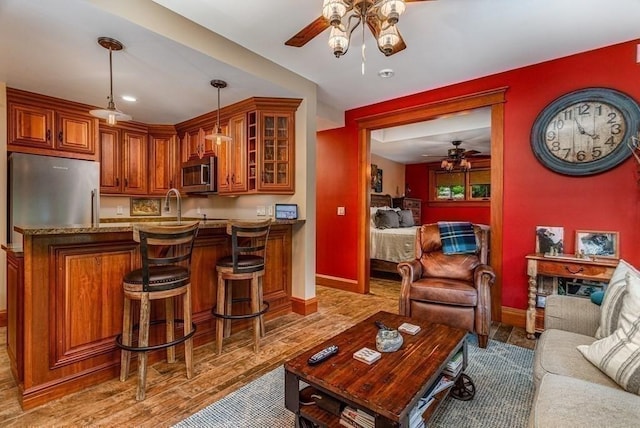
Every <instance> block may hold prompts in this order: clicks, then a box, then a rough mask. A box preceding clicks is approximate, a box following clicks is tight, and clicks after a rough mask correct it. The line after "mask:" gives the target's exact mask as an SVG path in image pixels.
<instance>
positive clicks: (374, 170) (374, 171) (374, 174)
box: [371, 163, 378, 190]
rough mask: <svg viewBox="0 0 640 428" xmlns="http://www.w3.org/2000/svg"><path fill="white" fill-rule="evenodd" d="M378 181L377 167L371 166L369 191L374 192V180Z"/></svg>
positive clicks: (373, 164)
mask: <svg viewBox="0 0 640 428" xmlns="http://www.w3.org/2000/svg"><path fill="white" fill-rule="evenodd" d="M377 179H378V165H376V164H375V163H372V164H371V190H376V180H377Z"/></svg>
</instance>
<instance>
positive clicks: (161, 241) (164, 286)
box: [116, 222, 198, 400]
mask: <svg viewBox="0 0 640 428" xmlns="http://www.w3.org/2000/svg"><path fill="white" fill-rule="evenodd" d="M197 233H198V222H196V223H188V224H184V225H178V226H170V227H166V226H157V225H139V226H135V227H134V240H135V241H137V242H140V255H141V258H142V268H139V269H135V270H133V271H131V272H129V273H127V274H126V275H125V276H124V278H123V290H124V311H123V312H124V314H123V321H122V325H123V327H122V330H123V331H122V334H120V335H118V336H117V337H116V345H117V346H118V347H120V348H121V349H122V351H121V357H120V380H121V381H125V380H126V379H127V376H128V374H129V366H130V359H131V352H137V353H138V388H137V392H136V400H144V397H145V386H146V379H147V353H148V352H149V351H154V350H157V349H166V350H167V362H169V363H174V362H175V361H176V357H175V346H176V345H178V344H180V343H184V353H185V365H186V369H187V378H188V379H190V378H191V377H192V376H193V356H192V355H193V339H192V337H193V335H194V334H195V332H196V325H195V323H193V322H192V319H191V271H190V263H191V253H192V251H193V242H194V240H195V237H196V235H197ZM176 296H181V297H182V313H183V319H178V318H176V317H175V308H174V297H176ZM160 299H164V301H165V305H164V309H165V319H163V320H154V321H151V319H150V316H151V301H153V300H160ZM134 300H135V301H139V302H140V322H139V324H138V325H137V326H134V325H133V323H132V320H131V318H132V304H131V302H132V301H134ZM159 323H164V324H166V328H165V335H166V337H165V341H164V342H162V343H159V344H153V345H149V326H150V325H151V324H159ZM176 323H182V324H183V335H182V336H181V337H179V338H177V339H176V338H175V324H176ZM134 328H137V329H138V344H137V345H135V346H134V345H133V344H132V338H133V329H134Z"/></svg>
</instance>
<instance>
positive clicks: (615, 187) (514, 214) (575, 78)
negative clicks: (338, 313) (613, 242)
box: [317, 40, 640, 309]
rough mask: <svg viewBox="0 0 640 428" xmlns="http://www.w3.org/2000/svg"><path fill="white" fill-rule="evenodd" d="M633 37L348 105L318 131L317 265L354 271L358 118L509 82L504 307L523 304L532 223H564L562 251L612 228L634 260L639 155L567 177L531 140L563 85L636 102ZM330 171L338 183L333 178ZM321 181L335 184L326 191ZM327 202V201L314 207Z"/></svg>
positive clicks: (639, 73) (346, 273)
mask: <svg viewBox="0 0 640 428" xmlns="http://www.w3.org/2000/svg"><path fill="white" fill-rule="evenodd" d="M639 42H640V40H634V41H630V42H627V43H622V44H618V45H613V46H609V47H605V48H602V49H597V50H593V51H589V52H585V53H581V54H577V55H572V56H569V57H565V58H561V59H557V60H553V61H548V62H544V63H540V64H535V65H532V66H529V67H524V68H519V69H516V70H511V71H507V72H504V73H499V74H494V75H491V76H487V77H483V78H480V79H476V80H471V81H468V82H462V83H459V84H455V85H451V86H447V87H443V88H439V89H435V90H431V91H427V92H422V93H418V94H414V95H410V96H407V97H403V98H397V99H394V100H389V101H386V102H382V103H378V104H373V105H370V106H366V107H362V108H358V109H354V110H350V111H348V112H346V114H345V124H346V126H345V128H342V129H337V130H332V131H326V132H320V133H319V135H318V184H317V189H318V207H319V209H318V229H317V242H318V262H317V267H318V273H321V274H326V275H332V276H337V277H344V278H348V279H352V280H353V279H356V272H355V265H356V257H357V253H356V240H357V236H356V235H355V234H356V231H355V228H356V217H357V208H358V207H357V188H356V186H357V181H358V177H357V158H358V140H357V132H356V131H357V126H356V123H355V119H357V118H361V117H365V116H369V115H372V114H376V113H381V112H388V111H392V110H396V109H398V108H402V107H408V106H413V105H419V104H423V103H427V102H433V101H438V100H444V99H447V98H452V97H457V96H462V95H467V94H471V93H475V92H479V91H484V90H490V89H494V88H498V87H505V86H506V87H508V90H507V92H506V104H505V126H504V142H505V144H504V170H503V174H504V212H503V218H504V223H503V255H502V256H503V272H502V279H503V291H502V299H503V301H502V303H503V305H504V306H508V307H514V308H521V309H524V308H525V307H526V304H527V277H526V267H525V261H524V256H525V255H526V254H528V253H531V252H532V251H533V249H534V247H535V227H536V226H537V225H548V226H562V227H564V232H565V251H566V252H568V253H571V252H573V250H574V242H573V236H574V233H575V231H576V230H580V229H587V230H613V231H619V232H620V252H621V256H622V258H624V259H626V260H628V261H629V262H631V263H633V264H635V265H640V246H639V245H637V243H638V242H640V228H638V225H639V220H640V218H639V206H640V204H639V196H640V185H639V184H638V178H639V177H638V172H637V171H638V165H637V164H636V161H635V160H634V159H633V158H630V159H629V160H627V161H626V162H624V163H623V164H622V165H620V166H618V167H616V168H614V169H613V170H610V171H607V172H604V173H602V174H598V175H595V176H589V177H568V176H563V175H560V174H556V173H554V172H552V171H550V170H548V169H546V168H545V167H543V166H542V165H541V164H540V163H538V161H537V160H536V159H535V157H534V155H533V153H532V151H531V146H530V142H529V134H530V131H531V127H532V125H533V122H534V120H535V118H536V116H537V114H538V113H539V112H540V111H541V110H542V109H543V108H544V107H545V106H546V105H547V104H549V103H550V102H551V101H553V100H554V99H555V98H557V97H559V96H561V95H563V94H565V93H567V92H570V91H573V90H576V89H581V88H585V87H591V86H603V87H610V88H614V89H617V90H620V91H622V92H625V93H627V94H628V95H630V96H631V97H633V98H634V99H635V100H636V101H637V100H640V85H639V84H638V82H640V66H639V65H638V64H637V63H636V62H635V61H636V45H637V44H638V43H639ZM336 175H338V176H339V177H340V182H336V180H335V176H336ZM331 176H333V177H331ZM328 183H331V184H332V185H333V186H336V187H333V188H332V189H329V188H327V186H328ZM412 190H413V189H412ZM330 195H331V199H329V196H330ZM334 201H341V204H342V202H344V205H343V206H345V207H346V210H347V211H346V212H347V216H345V218H341V219H340V220H339V221H338V220H337V217H336V216H335V210H336V207H335V205H334V204H333V203H334ZM325 204H327V205H329V207H324V208H323V209H322V210H320V207H321V206H322V205H325ZM335 245H337V247H336V246H335ZM338 251H339V257H336V256H337V255H338Z"/></svg>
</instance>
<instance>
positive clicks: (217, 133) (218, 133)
mask: <svg viewBox="0 0 640 428" xmlns="http://www.w3.org/2000/svg"><path fill="white" fill-rule="evenodd" d="M211 86H213V87H214V88H216V89H218V119H217V121H216V126H215V128H213V134H209V135H206V136H205V137H204V138H205V139H207V140H215V141H216V144H218V145H220V144H222V142H223V141H225V142H227V141H233V138H231V137H229V136H228V135H226V134H223V133H222V128H221V127H220V89H222V88H226V87H227V82H225V81H224V80H212V81H211Z"/></svg>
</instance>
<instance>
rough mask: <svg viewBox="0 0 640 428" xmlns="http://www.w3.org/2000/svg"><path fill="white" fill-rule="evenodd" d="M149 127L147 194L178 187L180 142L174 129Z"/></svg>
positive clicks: (159, 192) (165, 191) (155, 193)
mask: <svg viewBox="0 0 640 428" xmlns="http://www.w3.org/2000/svg"><path fill="white" fill-rule="evenodd" d="M167 128H170V129H162V128H158V127H149V194H150V195H161V196H164V195H165V194H166V193H167V191H168V190H169V189H171V188H179V187H180V156H179V153H180V143H179V141H178V138H177V135H176V133H175V129H173V127H167Z"/></svg>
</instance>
